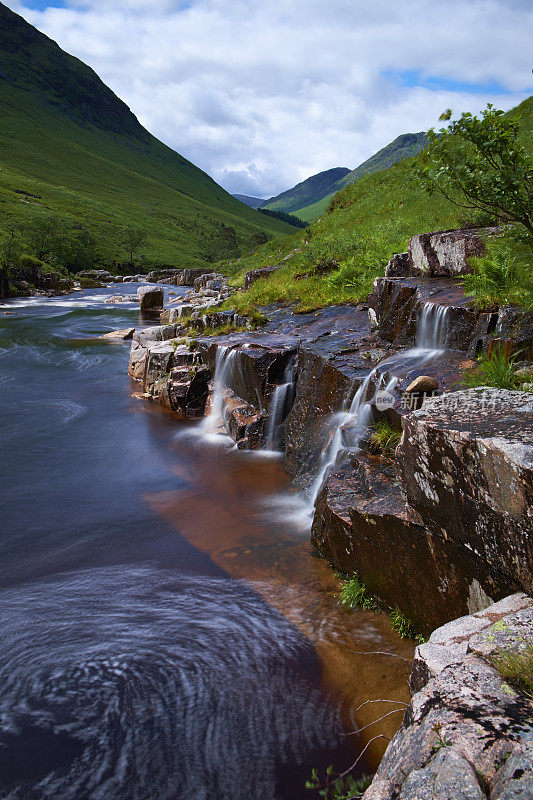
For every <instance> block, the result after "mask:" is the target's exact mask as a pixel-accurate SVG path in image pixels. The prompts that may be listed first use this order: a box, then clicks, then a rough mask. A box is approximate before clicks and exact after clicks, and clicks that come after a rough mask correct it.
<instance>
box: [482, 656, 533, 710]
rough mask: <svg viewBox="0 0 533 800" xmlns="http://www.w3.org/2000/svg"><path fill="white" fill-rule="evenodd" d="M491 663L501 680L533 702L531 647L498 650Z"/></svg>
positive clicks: (532, 659)
mask: <svg viewBox="0 0 533 800" xmlns="http://www.w3.org/2000/svg"><path fill="white" fill-rule="evenodd" d="M491 662H492V665H493V666H494V668H495V669H496V670H497V671H498V672H499V674H500V675H501V676H502V678H504V679H505V680H506V681H507V682H508V683H509V684H510V685H511V686H513V687H514V688H516V689H518V690H519V691H521V692H524V694H526V695H527V696H528V697H529V698H530V699H532V700H533V645H527V646H526V647H522V648H517V649H513V650H500V651H499V652H498V653H497V655H495V656H493V658H492V659H491Z"/></svg>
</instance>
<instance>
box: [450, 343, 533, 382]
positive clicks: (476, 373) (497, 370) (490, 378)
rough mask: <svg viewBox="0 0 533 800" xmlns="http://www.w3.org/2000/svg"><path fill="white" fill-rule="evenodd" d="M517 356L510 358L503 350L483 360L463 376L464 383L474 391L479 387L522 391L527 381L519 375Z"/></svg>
mask: <svg viewBox="0 0 533 800" xmlns="http://www.w3.org/2000/svg"><path fill="white" fill-rule="evenodd" d="M516 358H517V357H516V356H511V357H510V358H509V357H508V356H507V354H506V353H505V352H504V350H503V349H498V350H496V352H494V353H492V354H491V355H490V356H484V357H483V358H481V359H480V360H479V362H478V364H477V366H476V367H474V369H472V370H471V371H469V372H466V373H465V374H464V375H463V378H462V383H463V385H464V386H466V387H468V388H470V389H472V388H476V387H478V386H487V387H494V388H496V389H520V388H521V387H522V385H523V383H526V380H525V379H522V378H521V376H520V375H517V372H518V369H519V367H518V366H517V364H516Z"/></svg>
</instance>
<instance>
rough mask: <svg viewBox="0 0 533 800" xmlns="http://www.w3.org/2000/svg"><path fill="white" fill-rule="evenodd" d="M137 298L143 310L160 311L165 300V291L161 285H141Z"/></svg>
mask: <svg viewBox="0 0 533 800" xmlns="http://www.w3.org/2000/svg"><path fill="white" fill-rule="evenodd" d="M137 300H138V301H139V305H140V307H141V311H160V310H161V309H162V308H163V305H164V302H165V292H164V290H163V289H161V288H160V287H159V286H139V288H138V289H137Z"/></svg>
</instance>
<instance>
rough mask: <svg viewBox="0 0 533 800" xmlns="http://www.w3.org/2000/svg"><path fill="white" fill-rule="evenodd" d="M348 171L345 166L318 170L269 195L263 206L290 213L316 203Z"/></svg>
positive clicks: (329, 191) (330, 190)
mask: <svg viewBox="0 0 533 800" xmlns="http://www.w3.org/2000/svg"><path fill="white" fill-rule="evenodd" d="M349 172H350V170H349V169H348V168H347V167H334V168H333V169H327V170H325V171H324V172H319V173H318V174H317V175H311V177H310V178H307V179H306V180H305V181H302V182H301V183H298V184H296V186H293V188H292V189H287V191H286V192H282V193H281V194H278V195H276V197H270V198H269V199H268V200H266V201H265V203H264V204H263V207H264V208H268V209H271V210H272V211H285V212H286V213H289V214H292V213H294V212H295V211H296V209H299V208H303V207H304V206H308V205H311V204H312V203H316V202H317V201H318V200H321V199H322V198H323V197H325V196H326V195H329V194H331V192H332V187H333V186H335V185H336V183H337V182H338V181H339V180H340V179H341V178H343V177H344V176H345V175H348V174H349Z"/></svg>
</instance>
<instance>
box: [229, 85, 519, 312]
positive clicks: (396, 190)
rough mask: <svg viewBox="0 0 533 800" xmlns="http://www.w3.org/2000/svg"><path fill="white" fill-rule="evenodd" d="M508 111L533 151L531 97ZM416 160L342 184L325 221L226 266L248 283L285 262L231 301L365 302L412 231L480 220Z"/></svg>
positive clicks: (309, 304)
mask: <svg viewBox="0 0 533 800" xmlns="http://www.w3.org/2000/svg"><path fill="white" fill-rule="evenodd" d="M508 113H509V116H512V117H517V118H518V119H519V121H520V138H521V142H522V144H523V145H524V146H525V148H526V150H527V151H528V152H529V155H530V156H533V97H529V98H528V99H527V100H524V101H523V102H522V103H521V104H520V105H519V106H517V108H515V109H513V110H511V111H510V112H508ZM417 158H418V157H417V156H414V157H412V158H410V159H404V160H402V161H400V162H398V163H396V164H395V165H394V166H392V167H390V168H389V169H384V170H382V171H380V172H373V173H370V174H366V175H363V176H362V177H360V178H359V179H358V180H357V181H355V183H351V184H349V185H348V186H346V187H345V188H344V189H342V190H341V191H340V192H339V193H338V194H337V195H336V196H335V198H334V200H333V202H332V203H331V204H330V207H329V210H328V211H327V213H326V212H325V213H324V216H323V217H322V219H320V220H317V221H316V222H313V224H312V225H311V226H310V227H309V228H307V229H306V230H305V231H302V232H301V233H298V234H295V235H294V236H291V237H288V238H287V239H285V240H284V241H283V242H281V243H280V242H272V243H267V244H265V245H264V246H262V247H260V248H259V249H258V250H257V252H255V253H254V254H253V255H252V256H250V257H248V258H246V259H244V258H243V259H241V260H240V261H239V262H233V263H232V264H230V265H229V266H227V267H226V269H227V271H228V272H229V273H230V274H232V275H233V282H234V283H235V285H241V284H242V280H243V274H244V272H246V271H247V270H252V269H258V268H260V267H265V266H269V267H272V266H279V267H280V269H279V270H276V271H274V272H272V273H271V274H270V275H269V276H268V277H266V278H264V279H262V280H260V281H257V282H256V283H255V284H254V285H253V286H252V288H251V289H250V290H249V291H247V292H240V293H238V294H236V295H234V296H233V297H232V299H231V303H232V306H233V307H237V308H238V309H240V310H243V311H244V310H246V309H248V308H252V307H254V306H257V305H262V304H264V305H268V304H269V303H273V302H277V301H282V302H291V303H294V302H295V303H298V304H299V306H300V308H301V309H309V308H318V307H320V306H323V305H328V304H330V303H339V302H346V301H356V300H359V299H362V298H364V297H366V296H367V294H368V292H369V291H370V290H371V287H372V282H373V279H374V278H375V276H376V275H380V274H383V269H384V267H385V265H386V263H387V261H388V260H389V258H390V257H391V256H392V255H393V254H394V253H401V252H403V251H405V250H406V248H407V243H408V241H409V238H410V237H411V236H414V235H415V234H417V233H422V232H427V231H435V230H447V229H450V228H457V227H460V226H462V225H464V224H465V223H469V222H470V223H472V222H474V223H475V218H472V216H471V215H470V216H469V215H468V212H465V211H464V210H462V209H461V208H458V207H457V206H454V205H452V204H451V203H450V202H449V201H447V200H446V199H445V198H444V197H443V196H442V195H441V194H440V193H438V192H437V193H435V194H432V195H428V194H427V193H426V192H425V191H424V189H423V188H422V186H421V185H420V183H419V181H417V180H416V179H415V176H414V171H413V167H414V166H415V164H416V160H417ZM317 265H319V266H320V270H318V271H317V269H316V268H317Z"/></svg>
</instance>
